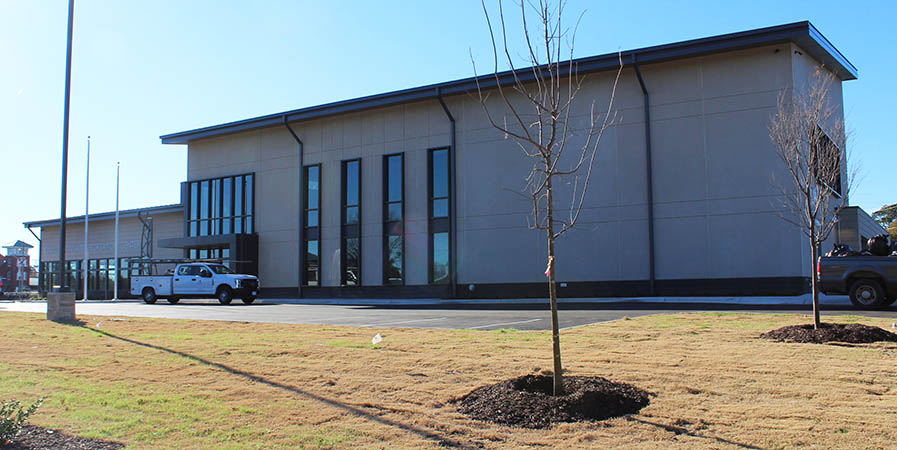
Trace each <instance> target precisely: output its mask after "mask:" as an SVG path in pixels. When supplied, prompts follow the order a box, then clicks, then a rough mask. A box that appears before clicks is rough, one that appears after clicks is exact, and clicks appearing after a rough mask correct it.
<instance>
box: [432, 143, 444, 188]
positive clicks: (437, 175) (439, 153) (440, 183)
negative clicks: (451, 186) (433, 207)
mask: <svg viewBox="0 0 897 450" xmlns="http://www.w3.org/2000/svg"><path fill="white" fill-rule="evenodd" d="M432 176H433V197H434V198H441V197H448V150H436V151H434V152H433V175H432Z"/></svg>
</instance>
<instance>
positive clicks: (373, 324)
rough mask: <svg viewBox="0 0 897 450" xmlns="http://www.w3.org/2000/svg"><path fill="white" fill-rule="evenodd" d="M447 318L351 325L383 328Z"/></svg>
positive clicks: (438, 318)
mask: <svg viewBox="0 0 897 450" xmlns="http://www.w3.org/2000/svg"><path fill="white" fill-rule="evenodd" d="M447 319H448V317H435V318H432V319H415V320H403V321H401V322H383V323H366V324H364V325H352V326H356V327H384V326H388V325H402V324H406V323H416V322H433V321H436V320H447Z"/></svg>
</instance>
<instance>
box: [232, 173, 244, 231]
mask: <svg viewBox="0 0 897 450" xmlns="http://www.w3.org/2000/svg"><path fill="white" fill-rule="evenodd" d="M243 211H244V210H243V177H234V233H242V232H243Z"/></svg>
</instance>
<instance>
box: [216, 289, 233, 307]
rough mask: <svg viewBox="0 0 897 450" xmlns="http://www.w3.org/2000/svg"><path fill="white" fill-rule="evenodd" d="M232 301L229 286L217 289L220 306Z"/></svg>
mask: <svg viewBox="0 0 897 450" xmlns="http://www.w3.org/2000/svg"><path fill="white" fill-rule="evenodd" d="M233 299H234V295H233V293H232V292H231V290H230V287H229V286H221V287H220V288H218V303H221V304H222V305H229V304H230V302H231V300H233Z"/></svg>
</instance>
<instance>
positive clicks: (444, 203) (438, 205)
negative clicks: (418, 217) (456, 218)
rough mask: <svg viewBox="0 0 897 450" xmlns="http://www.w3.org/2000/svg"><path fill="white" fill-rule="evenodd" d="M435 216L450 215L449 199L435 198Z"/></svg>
mask: <svg viewBox="0 0 897 450" xmlns="http://www.w3.org/2000/svg"><path fill="white" fill-rule="evenodd" d="M433 217H448V199H447V198H438V199H436V200H433Z"/></svg>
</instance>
